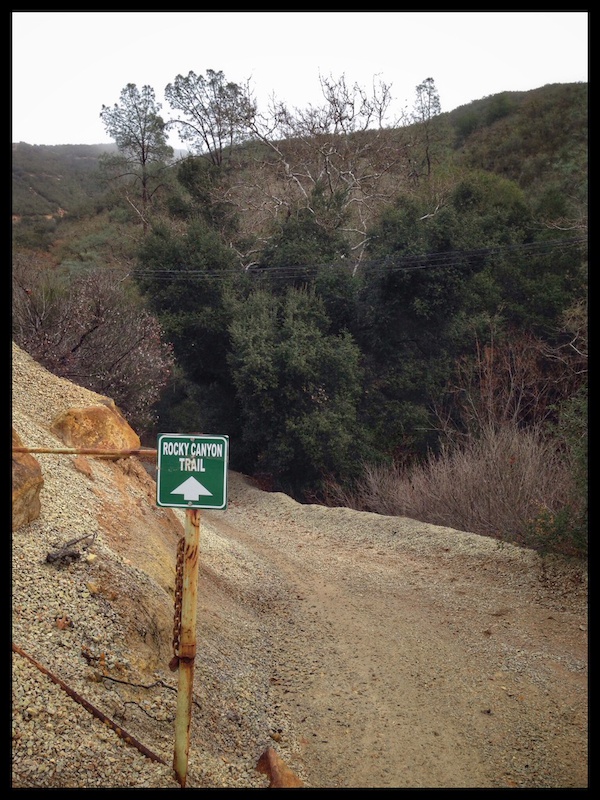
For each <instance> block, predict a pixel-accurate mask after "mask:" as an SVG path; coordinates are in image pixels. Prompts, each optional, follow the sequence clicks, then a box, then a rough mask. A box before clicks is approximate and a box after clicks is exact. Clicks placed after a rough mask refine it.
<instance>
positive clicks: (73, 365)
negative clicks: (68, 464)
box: [13, 70, 588, 553]
mask: <svg viewBox="0 0 600 800" xmlns="http://www.w3.org/2000/svg"><path fill="white" fill-rule="evenodd" d="M384 88H385V87H384ZM323 90H324V103H323V106H322V108H320V109H312V108H311V109H306V110H295V111H294V112H291V111H290V110H289V109H287V108H285V106H283V105H280V106H278V107H277V108H274V109H273V110H272V111H271V114H270V116H269V115H265V114H261V113H259V112H258V109H257V108H256V107H255V106H254V105H253V102H252V99H251V98H249V97H248V96H246V94H245V92H244V89H243V88H242V87H239V86H236V85H235V84H229V83H226V81H225V78H224V76H223V75H222V73H215V72H212V71H210V70H209V71H208V72H207V75H206V78H204V77H202V76H196V75H194V73H189V75H188V76H187V77H183V76H181V75H179V76H177V78H176V80H175V81H174V83H173V84H170V85H169V87H167V90H166V92H165V94H166V96H167V98H168V100H169V103H170V105H171V108H172V110H173V111H174V112H175V118H174V119H173V120H169V119H166V120H165V119H163V117H162V116H161V115H160V114H159V113H158V112H159V108H158V107H157V105H156V102H155V100H154V93H153V91H152V89H151V88H150V87H147V86H146V87H143V88H142V89H141V90H139V89H138V88H137V87H136V86H135V85H132V84H128V85H127V86H126V87H125V89H124V90H123V92H122V94H121V101H120V104H115V106H114V107H112V108H108V107H103V109H102V114H101V116H102V118H103V121H104V123H105V126H106V130H107V139H109V140H112V141H113V142H114V145H112V146H109V145H97V146H93V147H92V146H90V147H86V146H83V145H77V146H75V145H74V146H72V147H71V146H67V145H64V146H61V147H44V146H30V145H28V144H26V143H19V144H14V145H13V338H14V339H15V341H16V342H17V343H18V344H19V345H20V346H21V347H22V348H24V349H25V350H27V352H29V353H30V354H31V355H33V356H34V358H36V359H37V360H39V361H40V362H41V363H43V364H44V366H46V367H47V368H48V369H50V370H52V371H54V372H55V373H56V374H59V375H61V376H63V377H66V378H68V379H69V380H72V381H74V382H76V383H80V384H81V385H84V386H86V387H88V388H91V389H93V390H94V391H97V392H99V393H102V394H105V395H108V396H111V397H113V398H114V400H115V402H116V403H117V404H118V405H119V406H120V407H121V409H122V410H123V412H124V413H125V414H126V416H127V417H128V419H129V421H130V422H131V423H132V424H133V425H134V427H135V428H136V429H137V430H138V432H139V433H140V435H141V436H142V437H143V438H144V439H145V440H146V441H148V442H152V441H153V437H155V436H156V433H157V431H167V430H169V431H177V430H178V431H182V432H183V431H194V430H198V431H205V432H207V431H208V432H213V433H217V434H224V433H226V434H227V435H229V436H230V441H231V452H230V456H231V466H232V468H233V469H236V470H239V471H240V472H244V473H246V474H251V475H255V476H260V477H261V479H262V480H263V481H264V485H265V486H269V487H271V488H274V489H279V490H283V491H286V492H288V493H290V494H292V495H293V496H295V497H296V498H297V499H301V500H318V501H319V502H329V503H343V504H346V505H355V507H358V508H366V509H368V510H375V511H382V512H383V513H392V514H404V515H407V516H414V517H415V518H421V519H424V521H431V522H434V523H439V524H447V525H449V526H451V527H455V528H459V529H463V530H473V531H475V532H480V533H485V534H488V535H492V536H499V537H500V538H508V539H511V540H513V541H527V543H529V544H531V545H532V546H536V547H540V548H544V547H546V548H552V547H558V548H559V549H561V548H562V549H563V550H564V551H567V552H577V553H581V552H584V551H585V548H586V542H587V501H586V499H585V495H586V489H587V439H586V433H587V191H588V189H587V169H588V161H587V117H588V102H587V84H564V85H562V84H561V85H548V86H544V87H542V88H540V89H537V90H535V91H531V92H518V93H515V92H505V93H502V94H498V95H493V96H490V97H486V98H482V99H481V100H478V101H476V102H473V103H471V104H469V105H468V106H463V107H460V108H457V109H455V110H454V111H452V112H450V113H442V112H441V104H440V98H439V97H438V95H437V91H436V88H435V83H434V82H433V79H431V78H428V79H426V80H425V81H424V82H423V83H422V84H421V85H420V86H418V87H416V100H415V107H414V110H413V113H412V114H411V115H410V116H408V117H407V118H406V119H404V120H402V121H401V122H400V123H397V124H394V125H389V124H385V123H384V119H385V115H384V112H385V98H386V94H385V91H382V92H381V93H379V94H378V93H377V92H376V91H375V90H374V93H373V95H372V96H371V95H368V94H366V93H364V92H363V93H361V92H357V90H356V87H349V86H347V85H346V83H345V81H344V80H343V78H342V79H340V80H339V81H337V82H336V81H331V82H325V83H324V85H323ZM192 98H195V100H194V99H192ZM133 112H136V113H135V114H134V113H133ZM140 112H141V113H140ZM217 112H218V113H217ZM132 118H134V119H138V120H139V119H141V120H142V121H143V123H144V125H143V126H142V127H140V130H139V131H137V133H138V134H140V135H139V136H133V135H132V133H131V125H130V122H131V119H132ZM377 120H379V123H378V122H377ZM140 124H141V123H140ZM173 125H176V126H178V130H179V133H180V136H181V137H182V139H183V141H186V142H187V143H188V144H189V151H188V153H187V155H185V156H184V155H183V154H181V153H179V154H177V155H175V154H174V153H173V151H172V149H171V148H170V147H169V146H168V145H167V139H166V132H167V130H168V129H169V127H170V126H173ZM144 137H145V138H144ZM515 465H516V466H515ZM540 465H544V466H543V467H540ZM482 487H485V490H483V491H482ZM482 495H483V496H484V497H485V498H486V500H487V502H486V503H483V502H481V501H479V500H477V498H479V497H481V496H482ZM492 498H495V499H498V498H501V499H502V502H501V503H498V502H493V503H491V502H490V500H491V499H492ZM467 506H469V507H470V508H471V511H469V512H468V511H467ZM484 506H485V508H484Z"/></svg>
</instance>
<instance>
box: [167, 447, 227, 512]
mask: <svg viewBox="0 0 600 800" xmlns="http://www.w3.org/2000/svg"><path fill="white" fill-rule="evenodd" d="M228 444H229V437H228V436H205V435H204V434H199V433H198V434H191V435H187V434H184V433H161V434H159V436H158V448H157V449H158V461H157V468H158V469H157V473H156V504H157V505H159V506H171V507H173V508H212V509H225V508H227V463H228V452H227V451H228Z"/></svg>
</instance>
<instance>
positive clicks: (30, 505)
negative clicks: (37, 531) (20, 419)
mask: <svg viewBox="0 0 600 800" xmlns="http://www.w3.org/2000/svg"><path fill="white" fill-rule="evenodd" d="M12 446H13V447H24V445H23V442H22V441H21V438H20V436H19V434H18V433H17V432H16V431H15V429H14V428H13V429H12ZM43 485H44V478H43V477H42V468H41V467H40V464H39V462H38V460H37V459H36V458H34V457H33V456H32V455H31V454H30V453H13V454H12V529H13V531H16V530H18V529H19V528H22V527H23V526H24V525H28V524H29V523H30V522H32V520H34V519H37V518H38V517H39V515H40V511H41V503H40V491H41V489H42V486H43Z"/></svg>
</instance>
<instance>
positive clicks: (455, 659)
mask: <svg viewBox="0 0 600 800" xmlns="http://www.w3.org/2000/svg"><path fill="white" fill-rule="evenodd" d="M97 402H98V396H97V395H94V394H93V393H91V392H87V391H86V390H84V389H81V388H80V387H76V386H74V385H73V384H69V383H68V382H65V381H61V380H60V379H58V378H56V377H55V376H52V375H50V374H49V373H47V372H46V371H45V370H43V369H42V368H41V367H40V366H39V365H37V364H36V363H35V362H33V361H32V360H31V359H30V358H29V357H28V356H27V355H26V354H24V353H23V352H22V351H20V350H19V349H18V348H14V347H13V427H14V428H15V429H16V431H17V432H18V433H19V435H20V436H21V438H22V440H23V441H24V443H25V444H26V445H29V446H31V447H48V446H56V447H59V446H60V445H61V444H62V443H61V442H59V441H58V440H56V439H55V437H54V436H53V435H52V434H51V433H50V432H49V425H50V422H51V420H52V419H53V418H54V416H56V415H57V414H58V413H59V412H61V411H62V410H64V409H65V408H68V407H71V406H80V405H89V404H93V403H97ZM36 457H37V458H38V460H39V461H40V464H41V466H42V470H43V474H44V480H45V484H44V489H43V490H42V514H41V516H40V518H39V519H38V520H35V521H34V522H32V523H31V524H30V525H28V526H26V527H25V528H22V529H20V530H18V531H15V532H14V533H13V536H12V639H13V645H14V646H16V648H17V649H16V651H14V652H13V658H12V664H13V667H12V670H13V671H12V732H13V739H12V786H13V788H24V787H29V788H31V787H37V788H121V787H122V788H178V783H177V782H176V781H175V776H174V773H173V769H172V760H173V736H174V733H173V730H174V717H175V707H176V695H177V678H178V673H177V672H171V671H170V670H169V667H168V663H169V660H170V658H171V656H172V628H173V596H174V583H175V558H176V548H177V542H178V540H179V538H180V537H181V535H182V520H183V514H182V513H181V512H180V511H178V510H171V509H159V508H157V507H156V504H155V502H154V491H155V490H154V481H153V480H152V478H151V477H150V476H149V475H148V473H147V472H146V471H145V469H144V468H143V467H142V466H141V464H140V463H139V462H138V461H137V460H136V459H121V460H119V461H116V462H112V461H107V460H105V459H97V458H83V457H74V456H56V455H53V454H41V455H39V456H36ZM90 534H93V536H90ZM80 537H88V538H85V539H83V540H81V541H80V542H79V543H78V544H77V545H75V547H76V548H78V549H79V551H80V553H81V557H80V558H77V559H75V560H73V561H72V562H71V563H69V564H63V565H57V564H56V563H50V562H48V561H47V560H46V555H47V553H48V552H51V551H53V549H56V546H57V545H58V544H61V543H63V544H64V543H65V542H67V541H72V540H73V539H77V538H80ZM200 551H201V556H200V575H199V583H198V630H197V644H198V649H197V655H196V659H195V674H194V695H193V709H192V722H191V732H190V751H189V760H188V768H187V774H186V782H185V786H186V788H217V787H218V788H223V787H227V788H229V787H231V788H261V787H266V786H267V785H268V779H267V777H266V776H265V775H264V774H262V773H260V772H259V771H258V770H257V769H256V766H257V763H258V759H259V758H260V755H261V754H262V753H263V752H264V751H265V750H266V748H268V747H273V748H274V749H275V750H276V752H277V753H278V754H279V755H280V756H281V758H282V759H283V760H284V761H285V763H286V764H287V765H288V766H289V767H290V768H291V769H292V770H293V771H294V772H295V773H296V774H297V775H298V776H299V777H300V779H301V780H302V781H303V783H304V785H305V786H306V787H309V788H310V787H318V788H334V787H335V788H337V787H340V788H342V787H344V788H350V787H351V788H379V787H382V788H383V787H395V788H586V787H587V785H588V757H587V743H588V738H587V730H588V727H587V726H588V718H587V708H588V692H587V661H588V653H587V574H586V572H585V569H584V568H583V567H582V566H581V565H578V564H573V563H570V562H568V561H565V560H563V559H557V560H552V561H548V562H542V561H541V560H540V559H539V557H538V556H537V555H535V554H534V553H532V552H530V551H527V550H523V549H520V548H515V547H512V546H508V545H506V546H502V547H501V546H499V545H498V544H497V543H496V542H495V541H492V540H491V539H488V538H486V537H480V536H476V535H474V534H470V533H465V532H460V531H455V530H452V529H448V528H441V527H436V526H432V525H427V524H424V523H420V522H417V521H414V520H410V519H406V518H401V517H382V516H378V515H374V514H366V513H361V512H356V511H351V510H348V509H329V508H325V507H323V506H316V505H300V504H298V503H295V502H294V501H293V500H291V499H290V498H289V497H287V496H286V495H283V494H279V493H268V492H264V491H261V490H260V489H259V488H257V487H256V486H254V485H253V484H252V482H251V481H250V480H248V479H246V478H244V477H243V476H241V475H238V474H236V473H230V476H229V505H228V508H227V510H226V511H206V512H203V513H202V515H201V542H200ZM30 659H34V660H35V662H36V663H37V664H38V665H39V666H36V664H34V663H32V661H31V660H30ZM40 666H41V667H43V668H45V669H46V670H48V671H49V672H50V673H51V675H53V676H54V677H55V678H58V679H60V681H62V682H63V684H64V686H67V687H68V688H69V689H70V690H71V691H72V692H74V693H75V695H76V696H77V697H79V698H81V699H83V700H85V701H87V703H88V705H90V706H92V707H93V708H94V709H97V710H100V711H101V712H102V714H104V715H105V717H106V718H108V719H109V720H110V721H112V722H113V723H116V725H117V726H120V728H121V733H125V737H123V736H119V735H117V733H116V732H115V731H114V729H113V728H112V727H111V726H110V725H109V724H107V722H106V721H105V722H103V721H102V720H101V719H99V718H98V717H97V716H95V715H94V714H93V713H90V710H89V708H86V707H85V705H82V703H81V702H78V701H77V700H76V699H74V697H73V696H72V695H70V694H68V692H67V691H65V689H64V688H63V687H61V686H60V685H57V683H56V682H55V681H53V680H52V679H51V678H50V677H49V676H48V675H47V674H46V673H44V672H43V671H42V670H41V669H40ZM127 738H129V741H126V739H127ZM136 742H137V743H138V744H142V745H143V746H144V747H145V749H146V750H147V752H148V753H149V754H150V756H154V757H155V758H152V757H149V756H148V755H147V754H146V755H145V754H144V753H143V752H141V750H140V749H139V748H137V747H136V746H134V745H135V743H136Z"/></svg>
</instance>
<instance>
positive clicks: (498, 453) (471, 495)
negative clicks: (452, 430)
mask: <svg viewBox="0 0 600 800" xmlns="http://www.w3.org/2000/svg"><path fill="white" fill-rule="evenodd" d="M329 494H330V499H333V497H334V494H335V491H334V489H333V487H330V492H329ZM572 494H573V486H572V475H571V473H570V471H569V469H568V467H567V466H566V465H565V464H564V463H563V461H561V458H560V454H559V453H558V452H557V451H556V446H555V445H553V443H552V441H551V440H550V439H548V438H546V437H544V436H543V435H542V434H541V432H540V431H539V430H538V429H530V430H521V429H519V428H518V427H517V426H516V425H515V424H512V423H507V424H505V425H503V426H501V427H492V426H490V427H487V428H484V430H483V431H482V434H481V436H480V437H479V438H478V439H470V440H468V441H467V442H466V443H465V444H464V445H463V446H462V447H460V448H458V447H455V448H454V449H450V448H449V447H448V448H445V449H443V450H442V452H441V454H440V455H439V456H438V457H436V458H431V459H430V460H429V461H428V462H427V463H425V464H423V465H421V466H416V467H412V468H410V469H409V468H404V467H402V466H398V465H396V466H393V467H381V466H368V465H367V466H366V467H365V470H364V474H363V477H362V479H361V480H360V482H359V483H358V484H357V486H356V487H355V489H354V490H353V492H352V493H351V494H350V493H346V494H344V492H343V491H341V490H339V489H338V491H337V501H338V503H339V502H340V501H343V504H344V505H346V506H348V507H349V508H355V509H357V510H363V511H372V512H375V513H378V514H386V515H391V516H405V517H410V518H411V519H418V520H421V521H423V522H428V523H431V524H434V525H442V526H445V527H450V528H455V529H457V530H463V531H470V532H472V533H478V534H481V535H484V536H491V537H493V538H497V539H499V540H501V541H504V542H513V543H515V544H520V545H524V546H532V544H533V542H532V541H531V537H530V530H531V525H532V521H533V520H535V519H538V518H539V517H540V515H541V514H551V515H552V514H557V513H558V512H559V511H560V510H561V509H562V508H564V507H565V505H568V503H569V499H570V497H572Z"/></svg>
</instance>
